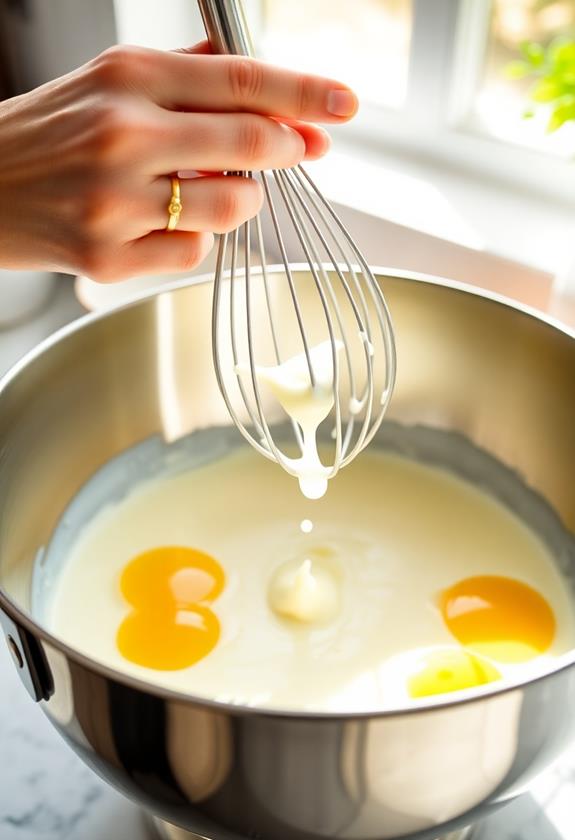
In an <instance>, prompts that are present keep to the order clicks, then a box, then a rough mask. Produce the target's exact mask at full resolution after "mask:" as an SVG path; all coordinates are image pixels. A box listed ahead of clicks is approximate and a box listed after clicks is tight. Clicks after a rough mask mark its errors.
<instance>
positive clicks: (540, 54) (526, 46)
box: [519, 41, 545, 68]
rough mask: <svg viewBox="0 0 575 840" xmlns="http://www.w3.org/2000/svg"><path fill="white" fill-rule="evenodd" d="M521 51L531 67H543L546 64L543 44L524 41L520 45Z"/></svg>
mask: <svg viewBox="0 0 575 840" xmlns="http://www.w3.org/2000/svg"><path fill="white" fill-rule="evenodd" d="M519 49H520V50H521V52H522V54H523V56H524V57H525V59H526V61H527V62H528V63H529V66H530V67H532V68H537V67H542V66H543V64H544V63H545V50H544V48H543V47H542V46H541V44H536V43H534V42H533V41H524V42H523V43H522V44H520V45H519Z"/></svg>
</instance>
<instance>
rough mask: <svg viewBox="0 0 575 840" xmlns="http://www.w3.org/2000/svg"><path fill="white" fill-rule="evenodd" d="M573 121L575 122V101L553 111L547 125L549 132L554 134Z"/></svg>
mask: <svg viewBox="0 0 575 840" xmlns="http://www.w3.org/2000/svg"><path fill="white" fill-rule="evenodd" d="M571 120H575V101H573V102H565V103H562V104H561V105H558V106H557V107H556V108H554V109H553V111H552V113H551V116H550V117H549V122H548V123H547V131H548V132H549V133H550V134H552V133H553V132H554V131H557V129H559V128H561V126H562V125H565V123H566V122H570V121H571Z"/></svg>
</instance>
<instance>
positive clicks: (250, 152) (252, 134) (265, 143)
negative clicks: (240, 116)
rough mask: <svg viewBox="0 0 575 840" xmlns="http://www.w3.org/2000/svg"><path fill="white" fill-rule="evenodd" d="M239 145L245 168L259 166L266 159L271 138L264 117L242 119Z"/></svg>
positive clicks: (269, 149)
mask: <svg viewBox="0 0 575 840" xmlns="http://www.w3.org/2000/svg"><path fill="white" fill-rule="evenodd" d="M239 146H240V155H241V157H242V159H243V161H244V163H245V164H246V168H249V167H258V166H261V164H263V163H264V162H265V161H266V159H267V157H268V155H269V153H270V151H271V138H270V132H269V129H268V126H267V125H266V123H265V121H264V119H260V118H258V117H249V118H246V119H244V120H243V122H242V124H241V127H240V132H239Z"/></svg>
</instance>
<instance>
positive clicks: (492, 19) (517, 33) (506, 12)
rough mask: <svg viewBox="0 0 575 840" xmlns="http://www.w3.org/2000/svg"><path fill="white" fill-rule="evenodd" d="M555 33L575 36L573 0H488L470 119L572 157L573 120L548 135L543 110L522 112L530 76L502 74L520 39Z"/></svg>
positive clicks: (541, 39) (541, 40) (544, 40)
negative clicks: (509, 77)
mask: <svg viewBox="0 0 575 840" xmlns="http://www.w3.org/2000/svg"><path fill="white" fill-rule="evenodd" d="M557 37H567V38H573V39H575V2H573V0H493V3H492V7H491V13H490V16H489V24H488V34H487V39H486V44H485V47H484V50H483V62H482V67H481V70H480V77H479V80H478V85H477V90H476V92H475V96H474V98H473V102H472V110H471V113H470V123H469V124H470V125H471V126H472V127H474V128H475V130H477V131H481V132H485V133H487V134H489V135H492V136H494V137H498V138H500V139H502V140H507V141H510V142H513V143H517V144H520V145H525V146H530V147H532V148H540V149H542V150H544V151H546V152H549V153H550V154H556V155H561V156H564V157H571V156H573V153H574V151H575V125H573V124H570V125H565V126H564V127H563V128H562V129H561V131H559V132H557V133H555V134H552V135H549V134H548V133H547V131H546V125H547V121H548V113H547V112H546V109H544V108H541V109H536V110H535V111H534V112H533V117H532V118H531V119H529V120H526V119H525V118H524V113H525V111H526V103H527V101H528V92H529V88H530V87H531V85H532V84H533V82H532V80H523V81H522V80H514V81H510V80H507V79H506V78H505V72H504V71H505V67H506V66H507V65H508V64H509V63H510V62H511V61H513V60H514V59H516V58H517V57H518V55H520V50H521V45H522V44H523V43H524V42H536V43H538V44H541V45H543V46H547V45H548V44H549V43H550V42H552V41H553V40H554V39H555V38H557Z"/></svg>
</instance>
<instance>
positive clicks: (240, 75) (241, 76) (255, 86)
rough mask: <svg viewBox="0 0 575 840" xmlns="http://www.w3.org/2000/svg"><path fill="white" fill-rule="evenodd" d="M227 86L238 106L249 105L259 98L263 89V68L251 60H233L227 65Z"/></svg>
mask: <svg viewBox="0 0 575 840" xmlns="http://www.w3.org/2000/svg"><path fill="white" fill-rule="evenodd" d="M229 84H230V89H231V91H232V96H233V98H234V101H235V102H236V103H237V104H238V105H248V104H251V103H253V102H254V100H256V99H257V98H258V97H259V96H260V94H261V91H262V88H263V84H264V70H263V67H262V66H261V64H258V62H257V61H254V60H253V59H249V58H238V59H234V60H232V61H230V64H229Z"/></svg>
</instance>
